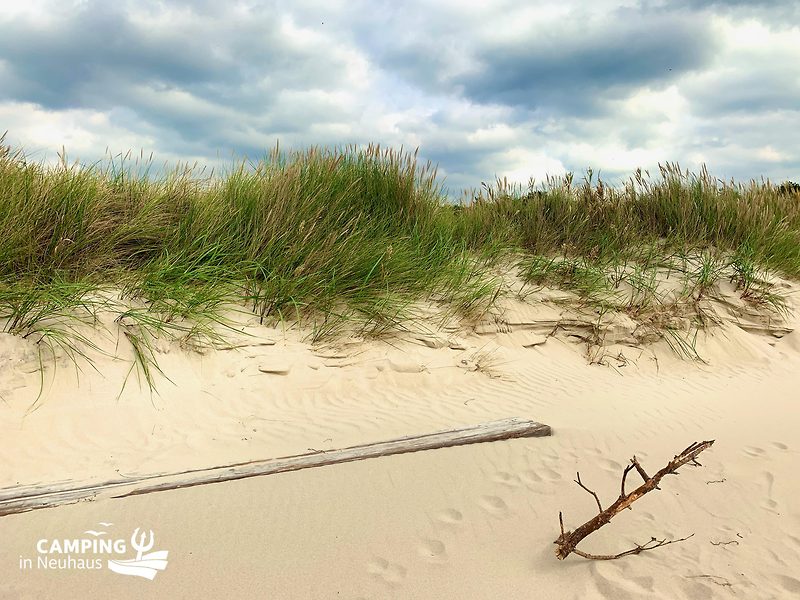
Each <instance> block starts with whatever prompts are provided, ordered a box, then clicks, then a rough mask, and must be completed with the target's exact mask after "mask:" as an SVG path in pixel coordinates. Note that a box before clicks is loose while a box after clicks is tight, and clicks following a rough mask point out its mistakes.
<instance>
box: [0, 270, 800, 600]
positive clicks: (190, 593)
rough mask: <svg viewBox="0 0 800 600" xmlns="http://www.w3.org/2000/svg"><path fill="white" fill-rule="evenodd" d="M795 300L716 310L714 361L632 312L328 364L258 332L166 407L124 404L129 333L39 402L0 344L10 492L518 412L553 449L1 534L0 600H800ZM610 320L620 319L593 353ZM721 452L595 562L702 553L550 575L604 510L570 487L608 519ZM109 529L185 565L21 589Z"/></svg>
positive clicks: (328, 475)
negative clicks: (632, 482) (90, 536)
mask: <svg viewBox="0 0 800 600" xmlns="http://www.w3.org/2000/svg"><path fill="white" fill-rule="evenodd" d="M787 285H788V284H787ZM792 285H794V284H792ZM789 291H790V292H791V293H790V294H789V296H788V298H789V305H790V308H793V309H795V310H794V312H793V313H792V314H790V315H789V316H788V317H785V318H779V317H778V316H777V315H770V316H768V317H767V316H764V315H758V314H756V313H755V312H753V311H748V310H747V309H746V307H745V306H744V305H743V304H742V303H740V302H738V301H737V302H729V303H728V304H726V303H724V302H722V303H719V305H718V306H715V307H714V310H715V311H716V314H717V315H718V316H719V323H718V324H717V325H714V326H711V327H709V328H708V329H707V330H705V331H701V332H700V333H699V334H698V335H697V338H696V339H693V340H692V344H693V347H694V350H696V352H697V355H698V356H699V357H701V358H702V359H703V360H702V361H700V360H692V359H690V358H687V357H685V356H684V357H680V356H677V355H676V354H675V352H674V351H673V350H672V349H671V348H670V345H669V344H668V343H667V342H666V341H664V340H661V341H657V342H654V343H644V342H643V341H642V340H641V337H637V334H636V325H635V324H631V323H630V322H629V319H628V318H627V317H625V316H624V315H616V316H612V317H608V316H607V315H606V316H605V317H600V316H598V317H597V318H596V319H595V317H592V316H586V315H583V316H576V315H574V314H572V313H569V314H568V311H565V310H564V309H562V308H560V307H559V306H560V305H559V304H558V303H556V302H553V301H536V302H534V301H531V300H530V299H529V300H527V301H522V300H518V299H517V300H508V301H506V302H505V303H504V304H501V308H500V309H498V312H495V313H493V314H491V315H487V316H486V317H485V318H484V319H483V320H482V321H481V322H479V323H477V324H472V325H471V326H469V327H468V326H466V325H464V324H463V323H460V324H450V325H447V326H442V327H433V326H431V327H429V328H428V330H427V331H425V332H423V333H417V334H412V333H406V334H403V335H399V334H398V335H394V336H390V337H387V338H385V339H377V340H376V339H367V340H365V339H360V338H355V337H350V338H344V339H340V340H339V341H338V342H336V343H335V344H333V343H329V344H311V343H309V342H308V341H307V332H306V331H303V330H301V329H297V328H292V327H281V326H265V325H261V324H259V323H258V322H257V321H256V320H253V319H252V318H251V319H249V320H244V321H242V323H241V327H240V333H241V335H240V337H238V338H235V339H233V340H232V341H231V343H230V344H229V345H232V346H238V347H237V348H229V349H223V348H221V347H218V348H216V349H205V350H203V351H202V352H197V351H195V350H191V349H187V348H186V347H185V345H182V344H180V343H178V342H177V341H175V340H172V341H160V342H159V344H158V346H157V354H158V359H159V364H160V366H161V368H162V370H163V372H164V374H165V376H166V377H168V378H169V381H168V380H167V379H165V378H164V377H161V376H160V375H157V376H156V380H157V384H158V393H156V394H151V393H150V392H149V390H148V388H147V386H146V385H141V384H140V382H138V381H137V377H136V373H135V371H134V372H133V373H132V374H131V375H130V376H129V378H128V382H127V384H126V385H125V387H124V389H122V385H121V384H122V381H123V380H124V377H125V374H126V373H127V372H128V370H129V369H130V366H131V361H130V358H131V354H130V349H126V346H125V344H124V343H123V342H122V341H119V340H117V339H113V335H112V336H111V337H110V338H108V339H105V338H104V341H98V344H99V345H101V346H102V344H106V345H107V346H108V347H109V348H113V349H114V357H98V358H97V359H96V360H95V366H96V367H97V370H94V369H93V368H91V367H90V366H88V365H82V366H81V370H80V371H76V369H75V367H74V365H71V364H70V362H69V361H68V360H65V359H64V358H63V357H62V358H61V359H59V360H58V361H57V362H56V363H55V365H52V364H51V365H48V366H47V367H46V368H45V370H44V377H43V384H42V382H41V380H40V374H39V373H38V371H37V366H38V359H37V348H36V345H35V342H34V341H33V340H32V339H22V338H18V337H13V336H9V335H0V359H2V360H3V361H4V362H5V364H6V365H10V368H4V369H3V371H2V373H1V374H0V398H2V400H0V439H2V440H3V443H2V444H0V464H2V465H3V468H2V469H0V488H4V489H5V490H8V489H10V488H14V487H21V488H22V487H25V486H31V485H48V484H54V483H56V482H66V481H75V482H86V481H89V482H91V481H95V482H97V481H103V480H108V479H119V478H121V477H130V476H134V475H145V474H152V473H165V472H179V471H183V470H188V469H194V468H204V467H211V466H217V465H226V464H232V463H236V462H241V461H247V460H256V459H266V458H271V457H278V456H287V455H292V454H298V453H304V452H313V451H326V450H333V449H337V448H343V447H347V446H350V445H354V444H363V443H370V442H379V441H384V440H389V439H392V438H396V437H400V436H405V435H416V434H423V433H432V432H436V431H441V430H446V429H450V428H455V427H462V426H468V425H474V424H478V423H483V422H487V421H491V420H495V419H502V418H507V417H519V418H524V419H530V420H534V421H538V422H542V423H546V424H548V425H550V426H551V427H552V429H553V433H552V436H550V437H542V438H531V439H515V440H508V441H501V442H491V443H483V444H475V445H470V446H461V447H454V448H445V449H438V450H430V451H424V452H418V453H412V454H405V455H398V456H389V457H383V458H376V459H369V460H365V461H360V462H353V463H347V464H340V465H335V466H328V467H320V468H314V469H307V470H302V471H296V472H291V473H282V474H277V475H270V476H262V477H254V478H249V479H244V480H239V481H232V482H226V483H220V484H211V485H203V486H198V487H193V488H187V489H180V490H173V491H167V492H159V493H153V494H146V495H141V496H135V497H129V498H124V499H102V500H97V501H84V502H78V503H76V504H71V505H65V506H61V507H57V508H49V509H43V510H36V511H31V512H27V513H21V514H12V515H7V516H5V517H2V518H0V574H2V577H0V598H15V599H16V598H36V599H39V598H100V597H103V598H111V597H113V598H142V597H148V598H218V597H225V598H281V599H284V598H287V599H290V598H321V599H322V598H350V599H356V598H364V599H366V598H415V599H417V598H418V599H427V598H431V599H437V600H438V599H449V598H475V599H483V598H486V599H488V598H504V599H505V598H509V599H510V598H554V599H562V598H563V599H568V598H575V599H586V598H615V599H626V598H663V599H665V600H666V599H669V600H674V599H679V598H686V599H702V598H729V597H730V598H748V599H751V598H752V599H761V598H764V599H771V598H775V599H782V598H792V597H800V502H798V501H797V498H798V497H800V478H798V476H797V473H798V466H800V437H798V435H797V431H798V429H800V410H798V401H800V337H798V336H800V327H798V325H799V324H800V321H798V318H797V315H798V314H800V313H798V311H797V310H796V309H797V306H796V302H797V301H796V300H795V299H794V298H795V296H794V295H793V294H794V292H796V291H797V287H796V286H794V287H793V288H792V289H791V290H789ZM549 298H550V300H553V298H552V294H551V296H550V297H549ZM540 300H541V299H540ZM545 300H547V298H545ZM109 323H110V322H109ZM592 323H601V324H602V327H600V329H599V331H601V333H602V336H601V337H602V338H603V339H602V343H600V344H598V343H597V341H598V335H597V334H598V328H597V327H593V326H592ZM109 330H110V327H109ZM237 335H238V334H237ZM234 337H235V336H234ZM98 340H99V338H98ZM123 341H124V340H123ZM126 352H127V354H126ZM40 386H41V393H40ZM37 397H38V398H37ZM710 439H713V440H716V442H715V444H714V445H713V447H712V448H710V449H709V450H707V451H705V452H704V453H703V454H702V455H701V456H700V462H701V463H702V467H693V466H686V467H684V468H682V469H681V471H680V475H679V476H669V477H667V478H666V479H664V480H663V482H662V484H661V488H662V489H661V490H658V491H654V492H652V493H650V494H647V495H646V496H644V497H643V498H642V499H641V500H639V501H637V502H636V503H634V505H633V508H632V510H630V511H625V512H623V513H622V514H620V515H618V516H617V517H616V518H615V519H614V520H613V521H612V522H611V523H610V524H609V525H607V526H605V527H603V528H602V529H601V530H599V531H597V532H596V533H594V534H592V535H591V536H590V537H588V538H587V539H586V540H585V541H584V542H583V543H582V544H581V546H580V548H581V549H583V550H584V551H586V552H593V553H598V554H613V553H617V552H621V551H623V550H627V549H629V548H631V547H633V546H635V544H637V543H639V544H641V543H644V542H647V541H648V540H650V539H651V537H656V538H658V539H662V538H666V539H675V538H681V537H685V536H688V535H690V534H693V536H692V537H691V538H689V539H688V540H686V541H683V542H680V543H676V544H672V545H668V546H665V547H662V548H658V549H655V550H652V551H649V552H644V553H642V554H639V555H636V556H628V557H625V558H622V559H619V560H615V561H603V562H599V561H588V560H584V559H582V558H580V557H577V556H570V557H568V558H567V559H566V560H565V561H559V560H557V559H556V558H555V554H554V550H555V545H554V544H553V541H554V540H555V539H556V537H558V534H559V528H558V514H559V511H563V514H564V522H565V526H566V527H567V528H569V529H574V528H575V527H577V526H578V525H580V524H581V523H583V522H584V521H586V520H588V519H589V518H591V517H592V516H594V514H596V511H597V507H596V505H595V502H594V499H593V498H592V497H591V496H590V495H589V494H587V493H586V492H585V491H584V490H582V489H580V488H579V487H578V486H577V485H576V484H575V483H574V481H573V480H574V479H575V477H576V473H577V472H580V474H581V479H582V481H583V482H584V484H586V485H587V486H588V487H590V488H592V489H593V490H595V491H596V492H597V493H598V496H599V498H600V500H601V502H602V503H603V505H604V506H606V505H608V504H610V503H611V502H613V500H615V499H616V497H617V496H618V494H619V485H620V477H621V474H622V470H623V469H624V467H625V465H626V464H628V461H629V459H630V458H631V457H632V456H633V455H635V456H636V457H637V458H638V459H639V460H640V461H641V463H642V464H643V465H644V467H645V469H647V471H648V472H649V473H651V474H652V473H653V472H655V471H657V470H658V469H660V468H661V467H663V466H664V465H665V464H666V463H667V461H668V460H669V459H671V458H672V456H673V455H675V454H677V453H678V452H680V451H681V450H683V449H684V448H685V447H686V446H688V445H689V444H691V443H692V442H695V441H701V440H710ZM629 489H630V487H629ZM100 523H110V524H113V525H104V526H103V527H107V530H108V532H109V535H112V534H113V535H115V536H120V537H122V538H125V539H129V537H130V535H131V533H132V532H133V531H134V530H135V529H136V528H140V529H143V530H152V531H153V532H154V535H155V545H154V547H153V550H168V552H169V561H168V562H169V564H168V566H167V567H166V569H165V570H163V571H162V572H159V573H158V574H157V576H156V577H155V579H154V580H152V581H150V580H148V579H144V578H139V577H129V576H128V577H126V576H122V575H119V574H117V573H113V572H111V571H110V570H108V569H106V568H102V569H100V570H92V571H84V570H79V569H63V570H59V569H53V570H51V569H43V568H32V569H21V568H20V561H21V559H24V558H30V557H33V561H34V563H35V562H36V557H37V556H38V553H37V549H36V545H37V541H38V540H40V539H48V540H53V539H71V538H75V537H81V536H83V537H85V535H86V534H84V532H85V531H87V530H91V529H95V530H96V529H97V528H98V527H99V525H98V524H100Z"/></svg>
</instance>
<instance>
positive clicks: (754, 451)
mask: <svg viewBox="0 0 800 600" xmlns="http://www.w3.org/2000/svg"><path fill="white" fill-rule="evenodd" d="M742 452H744V453H745V454H746V455H747V456H750V457H751V458H760V457H762V456H764V454H766V452H765V451H764V449H763V448H759V447H757V446H748V447H747V448H743V449H742Z"/></svg>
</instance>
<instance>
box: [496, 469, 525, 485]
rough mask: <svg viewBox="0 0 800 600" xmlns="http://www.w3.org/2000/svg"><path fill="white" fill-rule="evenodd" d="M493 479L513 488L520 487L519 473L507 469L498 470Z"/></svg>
mask: <svg viewBox="0 0 800 600" xmlns="http://www.w3.org/2000/svg"><path fill="white" fill-rule="evenodd" d="M492 481H494V482H495V483H499V484H500V485H504V486H507V487H511V488H516V487H519V485H520V478H519V476H517V475H512V474H511V473H508V472H506V471H498V472H497V473H495V474H494V476H493V477H492Z"/></svg>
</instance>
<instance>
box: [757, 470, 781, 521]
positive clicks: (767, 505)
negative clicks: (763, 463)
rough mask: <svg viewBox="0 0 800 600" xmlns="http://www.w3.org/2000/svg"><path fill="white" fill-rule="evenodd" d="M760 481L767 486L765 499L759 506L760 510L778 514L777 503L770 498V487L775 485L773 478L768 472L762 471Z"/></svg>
mask: <svg viewBox="0 0 800 600" xmlns="http://www.w3.org/2000/svg"><path fill="white" fill-rule="evenodd" d="M761 479H762V480H763V481H764V483H765V485H766V486H767V499H766V500H764V502H763V503H762V504H761V508H763V509H764V510H768V511H769V512H772V513H775V514H779V513H778V510H777V508H778V503H777V502H775V500H773V498H772V486H773V484H774V483H775V476H774V475H773V474H772V473H770V472H769V471H764V472H763V473H762V474H761Z"/></svg>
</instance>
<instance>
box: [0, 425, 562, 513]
mask: <svg viewBox="0 0 800 600" xmlns="http://www.w3.org/2000/svg"><path fill="white" fill-rule="evenodd" d="M550 433H551V430H550V426H549V425H543V424H541V423H536V422H534V421H527V420H522V419H516V418H511V419H503V420H500V421H492V422H490V423H482V424H480V425H473V426H470V427H464V428H461V429H451V430H448V431H441V432H438V433H429V434H423V435H414V436H408V437H402V438H397V439H394V440H389V441H385V442H377V443H372V444H361V445H358V446H351V447H349V448H341V449H337V450H327V451H319V452H311V453H307V454H297V455H294V456H284V457H280V458H270V459H266V460H256V461H249V462H244V463H236V464H232V465H225V466H218V467H212V468H208V469H195V470H190V471H182V472H178V473H158V474H154V475H145V476H141V477H128V478H125V479H114V480H109V481H103V482H94V483H88V482H87V483H80V482H74V481H73V482H70V481H67V482H59V483H56V484H46V485H34V486H17V487H11V488H4V489H0V516H5V515H9V514H14V513H20V512H26V511H29V510H36V509H39V508H48V507H51V506H59V505H61V504H70V503H73V502H78V501H81V500H93V499H98V498H101V497H114V498H123V497H126V496H133V495H137V494H147V493H150V492H159V491H164V490H174V489H179V488H184V487H191V486H195V485H204V484H207V483H219V482H223V481H232V480H235V479H244V478H246V477H257V476H260V475H271V474H274V473H285V472H287V471H297V470H300V469H310V468H313V467H322V466H326V465H335V464H338V463H344V462H351V461H355V460H364V459H367V458H377V457H380V456H391V455H393V454H405V453H408V452H419V451H421V450H433V449H436V448H447V447H449V446H461V445H464V444H475V443H479V442H493V441H498V440H506V439H511V438H520V437H541V436H547V435H550Z"/></svg>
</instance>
